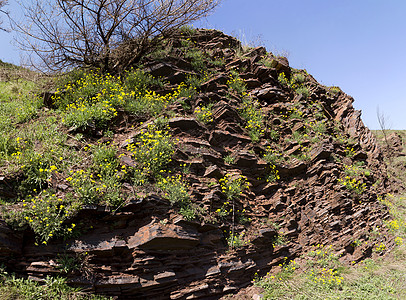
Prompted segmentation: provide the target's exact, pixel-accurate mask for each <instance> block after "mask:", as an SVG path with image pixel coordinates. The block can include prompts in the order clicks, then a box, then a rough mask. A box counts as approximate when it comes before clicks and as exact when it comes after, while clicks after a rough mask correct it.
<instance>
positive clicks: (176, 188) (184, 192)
mask: <svg viewBox="0 0 406 300" xmlns="http://www.w3.org/2000/svg"><path fill="white" fill-rule="evenodd" d="M157 186H158V187H159V188H160V189H161V190H162V191H163V192H164V198H165V199H167V200H169V202H170V203H171V204H172V205H174V204H179V205H180V206H184V205H185V204H188V203H189V201H190V196H189V193H188V187H187V184H186V183H185V182H184V180H183V178H182V176H181V175H177V176H170V177H167V178H161V180H159V181H158V182H157Z"/></svg>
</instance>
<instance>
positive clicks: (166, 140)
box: [127, 123, 175, 177]
mask: <svg viewBox="0 0 406 300" xmlns="http://www.w3.org/2000/svg"><path fill="white" fill-rule="evenodd" d="M127 150H128V151H130V152H131V153H132V156H133V158H134V159H135V160H136V161H137V162H138V163H139V164H140V167H141V169H142V174H144V176H152V177H156V176H157V175H159V174H161V173H162V172H165V168H166V166H167V165H168V164H169V163H170V162H171V161H172V156H173V154H174V151H175V150H174V141H173V139H172V137H171V135H170V134H169V132H168V128H165V129H159V128H158V127H157V125H156V124H154V123H150V124H148V126H147V128H146V129H144V130H142V131H141V133H140V134H139V135H138V136H137V137H136V141H135V143H132V144H129V145H128V146H127ZM138 175H140V174H138ZM140 177H143V176H140Z"/></svg>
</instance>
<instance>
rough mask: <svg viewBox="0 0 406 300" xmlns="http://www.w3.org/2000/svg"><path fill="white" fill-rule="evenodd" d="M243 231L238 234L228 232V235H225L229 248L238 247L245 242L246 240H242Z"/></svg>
mask: <svg viewBox="0 0 406 300" xmlns="http://www.w3.org/2000/svg"><path fill="white" fill-rule="evenodd" d="M244 235H245V234H244V232H241V233H240V234H232V232H231V231H230V232H229V235H228V237H227V244H228V246H229V247H230V248H240V247H242V246H244V245H246V244H247V242H246V241H244Z"/></svg>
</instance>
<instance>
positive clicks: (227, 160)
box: [224, 154, 235, 165]
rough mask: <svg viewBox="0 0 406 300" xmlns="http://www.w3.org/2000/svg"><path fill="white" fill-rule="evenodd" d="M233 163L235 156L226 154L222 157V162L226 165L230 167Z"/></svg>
mask: <svg viewBox="0 0 406 300" xmlns="http://www.w3.org/2000/svg"><path fill="white" fill-rule="evenodd" d="M234 161H235V156H233V155H232V154H228V155H226V156H225V157H224V162H225V163H226V164H229V165H232V164H233V163H234Z"/></svg>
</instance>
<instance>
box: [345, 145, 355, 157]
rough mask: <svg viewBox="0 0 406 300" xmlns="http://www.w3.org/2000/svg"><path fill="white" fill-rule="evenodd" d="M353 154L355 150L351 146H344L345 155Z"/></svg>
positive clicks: (350, 155)
mask: <svg viewBox="0 0 406 300" xmlns="http://www.w3.org/2000/svg"><path fill="white" fill-rule="evenodd" d="M355 154H357V153H356V152H355V150H354V148H353V147H346V148H345V155H346V156H347V157H354V156H355Z"/></svg>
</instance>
